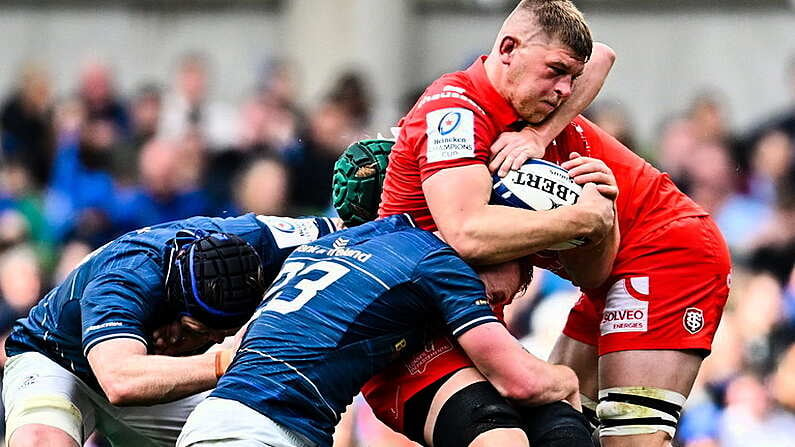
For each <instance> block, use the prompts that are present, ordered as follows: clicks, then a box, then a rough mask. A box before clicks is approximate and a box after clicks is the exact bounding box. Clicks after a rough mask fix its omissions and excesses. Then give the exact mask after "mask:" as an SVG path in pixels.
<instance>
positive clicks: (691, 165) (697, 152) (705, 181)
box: [685, 141, 772, 255]
mask: <svg viewBox="0 0 795 447" xmlns="http://www.w3.org/2000/svg"><path fill="white" fill-rule="evenodd" d="M732 167H733V162H732V159H731V155H730V154H729V149H728V148H727V147H726V146H724V145H722V144H721V143H720V142H719V141H713V142H709V143H708V142H704V143H699V144H697V145H696V146H695V147H694V148H693V149H691V150H690V153H689V154H688V158H687V162H686V164H685V168H686V172H687V177H688V178H689V195H690V197H691V198H693V200H695V201H696V203H698V204H699V205H701V206H702V207H704V209H706V210H707V211H708V212H709V213H710V214H712V215H713V216H714V218H715V222H716V223H717V224H718V227H720V229H721V232H722V233H723V236H724V237H725V238H726V242H727V243H728V244H729V247H730V248H731V249H732V253H734V254H735V255H737V254H742V253H745V252H746V251H747V250H748V249H749V245H750V243H751V241H752V240H753V239H754V238H755V237H756V235H757V234H758V233H759V231H760V229H761V228H762V226H763V225H764V223H765V222H766V221H767V219H769V218H770V217H771V215H772V209H771V207H770V206H769V204H768V203H766V202H764V201H761V200H758V199H756V198H754V197H750V196H746V195H742V194H740V193H739V192H738V191H737V185H736V183H737V176H736V175H735V173H734V170H733V169H732Z"/></svg>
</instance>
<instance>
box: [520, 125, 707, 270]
mask: <svg viewBox="0 0 795 447" xmlns="http://www.w3.org/2000/svg"><path fill="white" fill-rule="evenodd" d="M572 152H577V153H579V154H580V155H584V156H588V157H593V158H598V159H600V160H602V161H603V162H605V164H606V165H607V166H608V167H609V168H610V169H611V170H612V171H613V175H615V177H616V183H617V184H618V191H619V192H618V199H617V200H616V212H617V214H618V227H619V230H620V232H621V243H620V244H619V248H618V254H617V255H616V261H615V263H614V264H613V272H614V273H615V272H617V270H620V269H621V268H622V265H623V264H624V263H625V262H627V261H631V260H632V259H634V258H637V257H638V256H642V255H643V254H644V245H643V243H642V241H643V238H644V237H646V236H648V235H650V234H651V233H653V232H654V231H655V230H657V229H659V228H661V227H663V226H665V225H666V224H668V223H670V222H672V221H674V220H677V219H681V218H683V217H691V216H706V215H708V214H709V213H707V212H706V211H705V210H704V209H703V208H701V207H700V206H699V205H697V204H696V203H695V202H693V200H691V199H690V198H689V197H688V196H686V195H685V194H684V193H683V192H681V191H679V189H678V188H677V187H676V185H674V183H673V181H672V180H671V178H670V177H669V176H668V174H666V173H663V172H660V171H659V170H657V169H656V168H654V167H653V166H652V165H650V164H649V163H648V162H646V160H644V159H643V158H641V157H640V156H638V155H637V154H635V153H634V152H632V151H631V150H629V149H628V148H627V147H626V146H624V145H623V144H621V143H620V142H618V140H616V139H615V138H613V137H612V136H610V135H609V134H608V133H607V132H605V131H604V130H602V129H600V128H599V127H597V126H596V125H595V124H593V123H592V122H590V121H588V120H587V119H585V118H583V117H577V118H575V119H574V121H573V122H572V123H571V124H569V125H568V126H566V128H565V129H564V130H563V132H561V134H560V135H558V137H557V138H555V140H554V141H553V142H552V144H550V145H549V146H548V147H547V151H546V154H545V155H544V159H545V160H548V161H552V162H554V163H558V164H560V163H563V162H564V161H566V160H568V159H569V154H570V153H572ZM534 264H536V265H538V266H539V267H543V268H546V269H549V270H552V271H554V272H555V273H558V274H560V275H561V276H564V277H565V276H566V273H565V271H564V270H563V269H562V266H561V265H560V263H559V262H558V261H557V255H556V254H555V253H553V252H546V251H545V252H541V253H538V255H537V256H536V257H535V259H534Z"/></svg>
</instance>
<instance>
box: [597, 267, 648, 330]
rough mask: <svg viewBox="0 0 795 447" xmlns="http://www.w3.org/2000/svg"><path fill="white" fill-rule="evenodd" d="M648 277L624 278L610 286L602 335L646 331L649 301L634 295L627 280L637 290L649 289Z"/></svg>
mask: <svg viewBox="0 0 795 447" xmlns="http://www.w3.org/2000/svg"><path fill="white" fill-rule="evenodd" d="M648 280H649V278H648V277H642V278H631V279H623V280H620V281H618V282H616V283H615V284H613V286H612V287H611V288H610V290H609V291H608V292H607V297H606V299H605V310H604V312H603V313H602V322H601V323H600V325H599V329H600V331H601V334H602V335H607V334H613V333H618V332H646V331H648V329H649V302H648V301H643V300H639V299H637V298H635V297H633V296H632V295H631V294H630V293H629V290H628V288H627V282H628V281H631V286H630V287H632V289H633V290H635V292H636V293H637V292H638V289H639V288H640V289H641V290H644V289H645V290H646V291H648V287H643V286H644V284H648Z"/></svg>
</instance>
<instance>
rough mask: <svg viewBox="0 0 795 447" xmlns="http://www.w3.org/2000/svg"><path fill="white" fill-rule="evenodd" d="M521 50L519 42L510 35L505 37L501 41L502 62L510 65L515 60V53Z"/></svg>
mask: <svg viewBox="0 0 795 447" xmlns="http://www.w3.org/2000/svg"><path fill="white" fill-rule="evenodd" d="M518 48H519V40H518V39H517V38H516V37H514V36H511V35H510V34H509V35H505V36H503V37H502V39H501V40H500V61H501V62H502V63H503V64H508V63H510V62H511V59H512V58H513V54H514V52H515V51H516V50H517V49H518Z"/></svg>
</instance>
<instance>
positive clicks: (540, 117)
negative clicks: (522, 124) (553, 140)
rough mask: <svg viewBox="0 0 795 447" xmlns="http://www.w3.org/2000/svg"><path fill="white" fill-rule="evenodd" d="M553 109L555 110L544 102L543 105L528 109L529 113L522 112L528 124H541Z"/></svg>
mask: <svg viewBox="0 0 795 447" xmlns="http://www.w3.org/2000/svg"><path fill="white" fill-rule="evenodd" d="M554 111H555V109H554V108H550V107H549V105H547V104H544V107H539V108H537V109H535V110H532V111H530V112H529V113H526V114H524V116H523V118H524V120H525V121H527V122H528V123H530V124H541V123H543V122H544V120H546V119H547V117H549V115H551V114H552V112H554Z"/></svg>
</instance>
